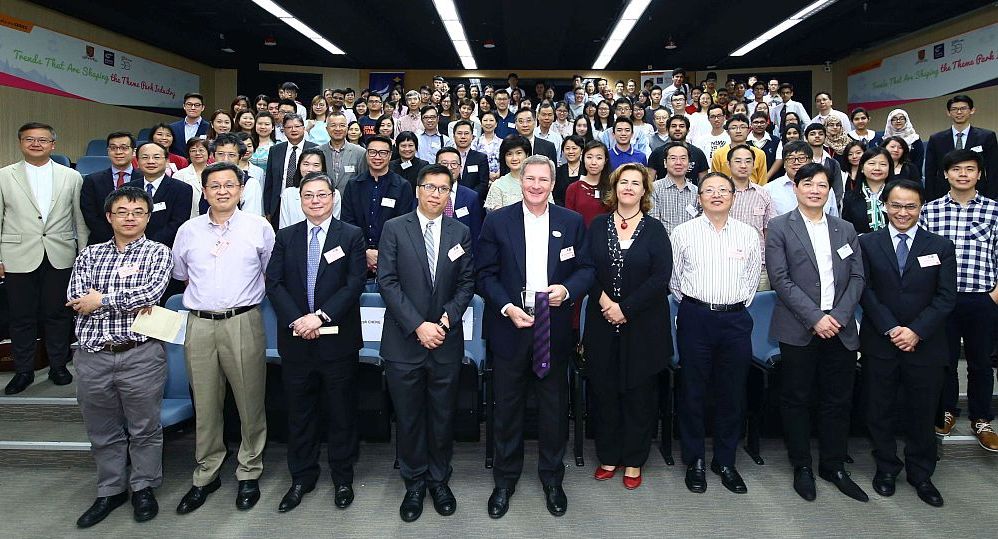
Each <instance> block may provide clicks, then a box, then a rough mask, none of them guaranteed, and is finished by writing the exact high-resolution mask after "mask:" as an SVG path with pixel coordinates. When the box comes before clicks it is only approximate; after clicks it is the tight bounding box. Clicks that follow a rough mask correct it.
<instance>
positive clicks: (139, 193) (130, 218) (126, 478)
mask: <svg viewBox="0 0 998 539" xmlns="http://www.w3.org/2000/svg"><path fill="white" fill-rule="evenodd" d="M152 206H153V203H152V199H151V198H150V197H149V195H148V194H146V192H145V191H143V190H142V189H138V188H136V187H122V188H120V189H118V190H116V191H114V192H112V193H111V194H110V195H109V196H108V197H107V200H106V201H105V202H104V214H105V217H106V218H107V220H108V222H109V223H111V229H112V230H113V232H114V237H113V238H112V239H111V240H110V241H107V242H104V243H98V244H96V245H91V246H89V247H87V248H86V249H84V250H83V252H82V253H80V256H79V257H78V258H77V259H76V263H75V264H74V265H73V274H72V277H71V278H70V281H69V290H68V291H67V294H66V296H67V299H68V300H69V303H67V304H66V305H67V306H69V307H72V308H73V310H74V311H76V312H77V317H76V335H77V337H78V339H79V343H80V349H79V350H78V351H77V352H76V356H75V361H74V363H75V364H76V383H77V387H76V397H77V400H78V401H79V403H80V410H81V411H82V412H83V421H84V423H85V424H86V427H87V436H88V437H89V438H90V444H91V452H92V454H93V456H94V460H95V461H96V463H97V500H96V501H94V503H93V505H92V506H91V507H90V509H88V510H87V511H86V512H85V513H84V514H83V515H82V516H81V517H80V518H79V520H77V521H76V524H77V526H79V527H81V528H89V527H90V526H93V525H94V524H97V523H98V522H100V521H101V520H104V518H105V517H107V515H108V514H110V513H111V511H113V510H114V509H115V508H117V507H118V506H120V505H121V504H123V503H125V501H126V500H128V490H129V487H131V490H132V505H133V506H134V517H135V520H136V521H138V522H143V521H146V520H150V519H152V518H153V517H155V516H156V513H157V512H158V510H159V506H158V505H157V503H156V497H155V496H154V495H153V492H152V489H153V488H155V487H158V486H160V484H162V482H163V429H162V427H161V426H160V422H159V413H160V407H161V405H162V403H163V386H164V385H165V384H166V372H167V367H166V351H165V350H164V349H163V343H162V342H160V341H157V340H154V339H150V338H149V337H146V336H145V335H140V334H138V333H133V332H132V331H131V329H130V328H131V325H132V322H133V321H134V320H135V316H136V314H138V312H139V311H140V310H142V309H144V308H146V307H151V306H153V305H156V304H157V303H158V302H159V298H160V296H162V295H163V292H164V291H165V290H166V285H167V283H169V281H170V272H171V271H172V269H173V258H172V256H171V255H170V249H169V248H168V247H167V246H165V245H163V244H161V243H156V242H154V241H152V240H149V239H146V237H145V230H146V225H148V224H149V217H150V215H152ZM126 431H127V434H126ZM129 457H130V458H131V474H129V470H128V466H129Z"/></svg>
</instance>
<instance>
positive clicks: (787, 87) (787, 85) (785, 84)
mask: <svg viewBox="0 0 998 539" xmlns="http://www.w3.org/2000/svg"><path fill="white" fill-rule="evenodd" d="M780 90H790V91H791V92H792V91H794V85H793V84H790V83H789V82H781V83H780V87H779V88H777V90H776V91H777V92H779V91H780Z"/></svg>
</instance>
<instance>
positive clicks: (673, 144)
mask: <svg viewBox="0 0 998 539" xmlns="http://www.w3.org/2000/svg"><path fill="white" fill-rule="evenodd" d="M673 148H682V149H684V150H686V157H687V158H688V159H692V158H693V155H692V154H691V153H690V147H689V146H687V145H685V144H683V143H682V142H679V141H678V140H674V141H672V142H669V143H668V144H665V145H664V146H662V157H663V158H666V157H668V156H669V150H671V149H673Z"/></svg>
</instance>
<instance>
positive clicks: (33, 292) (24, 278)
mask: <svg viewBox="0 0 998 539" xmlns="http://www.w3.org/2000/svg"><path fill="white" fill-rule="evenodd" d="M72 273H73V269H72V268H66V269H55V268H53V267H52V264H50V263H49V260H48V257H44V258H42V263H41V264H39V265H38V267H37V268H35V270H34V271H31V272H28V273H10V272H8V273H7V275H6V277H7V299H8V300H9V302H10V307H9V310H10V340H11V345H12V348H13V352H14V368H15V369H16V370H17V372H18V373H30V372H32V371H34V370H35V367H34V365H35V353H36V351H37V349H36V344H35V341H36V339H38V320H39V318H41V319H42V321H43V324H44V328H45V351H46V352H47V353H48V358H49V364H50V365H51V366H52V367H65V366H66V363H68V362H69V344H70V342H71V341H72V338H73V316H74V313H73V310H72V309H70V308H69V307H66V289H67V288H69V278H70V276H71V275H72Z"/></svg>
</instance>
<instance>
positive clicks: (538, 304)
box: [534, 292, 551, 378]
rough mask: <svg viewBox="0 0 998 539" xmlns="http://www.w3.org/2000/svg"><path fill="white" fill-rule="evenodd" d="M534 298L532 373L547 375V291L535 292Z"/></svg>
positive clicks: (548, 337)
mask: <svg viewBox="0 0 998 539" xmlns="http://www.w3.org/2000/svg"><path fill="white" fill-rule="evenodd" d="M535 298H536V299H534V374H536V375H537V377H538V378H544V377H545V376H547V374H548V371H550V370H551V309H550V308H549V306H548V293H547V292H537V295H536V296H535Z"/></svg>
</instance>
